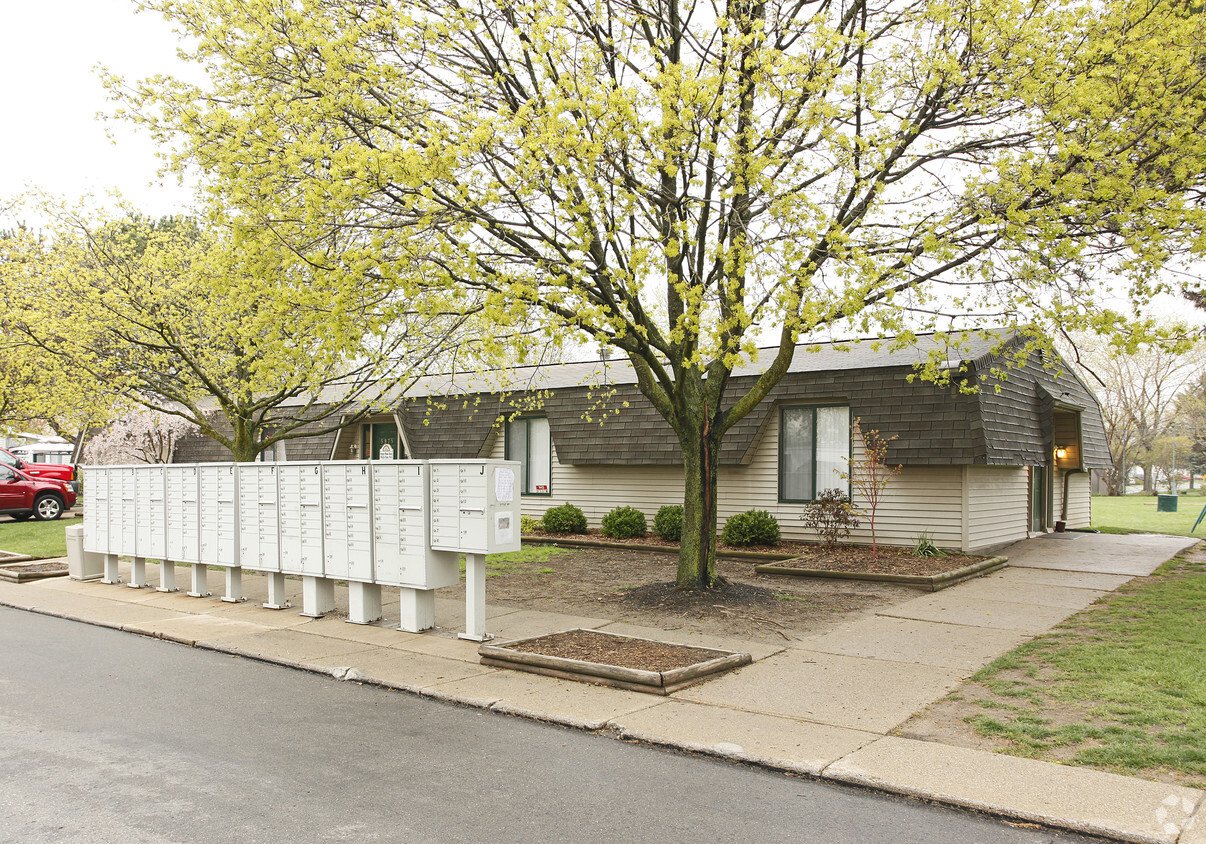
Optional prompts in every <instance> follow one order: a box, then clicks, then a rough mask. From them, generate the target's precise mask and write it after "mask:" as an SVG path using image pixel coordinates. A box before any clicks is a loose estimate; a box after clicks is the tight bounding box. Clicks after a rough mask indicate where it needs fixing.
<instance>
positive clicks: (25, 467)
mask: <svg viewBox="0 0 1206 844" xmlns="http://www.w3.org/2000/svg"><path fill="white" fill-rule="evenodd" d="M0 466H11V467H12V468H14V469H16V470H17V471H18V472H24V473H25V474H27V475H29V476H30V477H31V478H46V479H54V480H59V481H64V482H65V483H67V485H68V486H70V487H71V488H72V489H73V490H75V492H77V493H78V492H79V491H80V485H79V478H78V477H76V473H75V467H74V466H72V465H71V464H69V463H29V462H26V461H24V460H22V459H21V458H20V457H18V456H17V455H15V454H13V453H12V452H11V451H9V450H8V449H5V448H0Z"/></svg>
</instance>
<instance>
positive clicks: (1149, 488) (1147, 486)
mask: <svg viewBox="0 0 1206 844" xmlns="http://www.w3.org/2000/svg"><path fill="white" fill-rule="evenodd" d="M1152 474H1153V472H1152V466H1151V465H1150V464H1148V463H1144V464H1143V491H1144V492H1146V493H1148V494H1149V495H1151V494H1153V493H1155V491H1156V489H1155V486H1154V485H1153V480H1154V479H1153V478H1152Z"/></svg>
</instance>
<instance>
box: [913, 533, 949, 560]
mask: <svg viewBox="0 0 1206 844" xmlns="http://www.w3.org/2000/svg"><path fill="white" fill-rule="evenodd" d="M913 553H914V554H915V555H916V556H918V557H945V556H946V552H944V551H943V550H942V549H941V548H939V547H938V546H937V545H935V544H934V540H932V539H930V535H929V533H928V532H926V531H923V532H922V534H921V536H919V537H917V544H915V545H914V546H913Z"/></svg>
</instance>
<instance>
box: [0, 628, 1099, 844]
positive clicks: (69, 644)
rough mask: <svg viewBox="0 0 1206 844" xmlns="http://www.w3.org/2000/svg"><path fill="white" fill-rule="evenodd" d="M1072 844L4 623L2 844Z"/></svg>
mask: <svg viewBox="0 0 1206 844" xmlns="http://www.w3.org/2000/svg"><path fill="white" fill-rule="evenodd" d="M345 840H347V841H416V842H443V841H472V842H487V841H489V842H494V841H498V842H512V841H514V842H544V841H567V842H579V841H581V842H603V841H624V842H643V841H649V842H654V841H656V842H659V844H665V842H678V841H683V842H686V841H690V842H708V841H734V842H745V843H746V844H748V843H749V842H763V841H793V842H796V841H798V842H814V841H815V842H826V843H827V844H841V842H893V844H906V842H926V844H943V842H951V844H954V842H958V843H959V844H967V843H968V842H1056V841H1058V842H1073V841H1088V840H1090V839H1085V838H1079V837H1076V836H1072V835H1067V834H1062V833H1055V832H1051V831H1047V830H1036V829H1026V828H1017V827H1013V826H1010V825H1008V824H1005V823H1003V822H1001V821H998V820H994V819H991V818H984V817H979V816H976V815H972V814H965V813H961V812H956V811H951V810H946V809H941V808H935V807H931V806H926V805H924V804H921V803H917V802H913V801H909V800H904V799H897V798H892V797H884V796H881V795H877V794H874V793H871V792H865V791H860V790H857V789H847V788H842V787H837V786H832V785H828V784H821V783H816V782H812V781H809V780H805V779H800V778H795V777H789V776H784V775H782V774H777V773H772V772H768V771H763V770H759V769H755V768H749V767H743V766H740V765H734V764H730V763H726V762H721V761H716V760H711V759H704V758H697V757H692V756H689V755H686V754H680V753H675V752H671V751H666V750H659V749H654V748H648V747H642V746H637V745H631V744H627V743H624V742H619V741H615V740H612V739H608V738H603V737H599V736H593V735H588V734H584V733H579V732H575V731H573V730H568V729H563V728H560V727H552V726H547V725H542V724H536V723H531V722H527V721H523V720H521V719H516V718H509V717H506V716H501V715H496V714H493V713H488V712H483V711H478V710H471V709H464V708H460V707H456V706H451V705H447V704H442V703H439V702H435V701H431V700H424V699H419V698H416V697H412V696H409V695H405V694H401V693H397V692H390V691H385V690H382V689H378V688H374V687H369V686H361V685H358V684H355V683H348V682H341V681H336V680H333V679H329V678H325V677H322V676H318V675H312V674H307V673H304V672H300V671H294V670H290V669H286V668H281V667H279V666H274V665H268V664H264V663H258V662H254V661H251V660H246V659H238V658H233V657H230V656H228V655H223V654H217V653H213V652H210V651H203V650H197V649H193V648H187V647H184V646H181V645H176V644H172V643H169V642H163V641H159V640H153V639H146V638H142V637H138V636H134V635H131V634H128V633H121V632H117V631H113V630H108V629H104V628H99V627H92V626H89V625H84V624H78V623H75V622H69V621H64V620H61V619H56V618H49V617H45V616H39V615H35V614H31V613H26V612H21V611H17V610H11V609H7V608H0V841H4V842H8V841H18V842H27V841H35V842H43V841H45V842H89V844H94V843H95V842H122V843H123V844H126V843H127V842H129V843H130V844H135V842H161V841H199V842H208V841H214V842H223V844H228V842H278V841H279V842H309V841H345Z"/></svg>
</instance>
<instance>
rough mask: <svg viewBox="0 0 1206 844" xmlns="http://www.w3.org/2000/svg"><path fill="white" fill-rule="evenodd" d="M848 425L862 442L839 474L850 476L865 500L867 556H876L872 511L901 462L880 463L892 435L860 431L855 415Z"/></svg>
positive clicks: (898, 470)
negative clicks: (846, 468)
mask: <svg viewBox="0 0 1206 844" xmlns="http://www.w3.org/2000/svg"><path fill="white" fill-rule="evenodd" d="M850 428H851V430H852V431H854V436H855V438H856V439H857V440H858V441H859V442H860V443H862V446H863V448H862V456H861V457H852V458H847V459H846V462H847V465H848V466H849V468H850V471H849V472H848V473H845V474H844V475H843V477H846V478H848V479H849V480H850V485H851V486H853V487H854V488H855V489H856V490H858V493H859V495H861V496H862V498H863V501H864V502H866V506H867V522H868V524H869V526H870V528H871V556H872V557H875V558H878V557H879V548H878V546H877V545H876V542H875V511H876V510H878V509H879V504H880V502H881V501H883V496H884V491H885V490H886V489H887V488H888V483H889V482H890V481H891V480H892V478H894V477H895V476H896V475H899V474H900V471H901V470H902V469H903V468H904V466H899V465H898V466H888V465H887V464H885V463H884V457H885V456H886V455H887V453H888V446H889V445H890V444H891V442H892V440H894V439H896V436H895V435H893V436H890V437H887V438H886V439H885V438H884V437H881V436H880V435H879V431H878V430H877V429H875V428H872V429H871V430H869V431H864V430H863V426H862V419H861V418H860V417H855V419H854V422H853V424H852V425H851V426H850Z"/></svg>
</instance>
